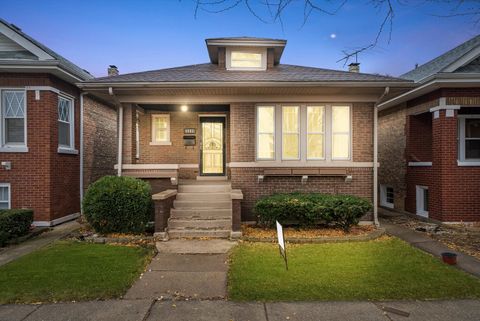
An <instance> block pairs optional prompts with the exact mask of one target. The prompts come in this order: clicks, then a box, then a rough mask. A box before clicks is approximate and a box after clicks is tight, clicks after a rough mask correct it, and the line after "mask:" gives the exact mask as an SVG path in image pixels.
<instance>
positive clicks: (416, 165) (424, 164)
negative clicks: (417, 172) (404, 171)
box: [408, 162, 432, 167]
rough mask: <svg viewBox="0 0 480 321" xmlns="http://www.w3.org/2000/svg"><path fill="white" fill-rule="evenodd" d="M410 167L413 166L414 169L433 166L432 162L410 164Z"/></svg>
mask: <svg viewBox="0 0 480 321" xmlns="http://www.w3.org/2000/svg"><path fill="white" fill-rule="evenodd" d="M408 166H412V167H421V166H432V162H408Z"/></svg>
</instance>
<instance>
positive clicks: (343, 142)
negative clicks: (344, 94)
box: [332, 106, 350, 159]
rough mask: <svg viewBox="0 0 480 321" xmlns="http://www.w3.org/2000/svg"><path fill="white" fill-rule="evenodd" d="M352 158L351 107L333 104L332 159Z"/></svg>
mask: <svg viewBox="0 0 480 321" xmlns="http://www.w3.org/2000/svg"><path fill="white" fill-rule="evenodd" d="M349 158H350V107H349V106H332V159H349Z"/></svg>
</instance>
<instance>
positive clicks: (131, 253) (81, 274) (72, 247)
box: [0, 241, 152, 303]
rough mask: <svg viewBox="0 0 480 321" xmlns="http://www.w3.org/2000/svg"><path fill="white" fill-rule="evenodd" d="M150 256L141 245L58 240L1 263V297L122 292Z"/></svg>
mask: <svg viewBox="0 0 480 321" xmlns="http://www.w3.org/2000/svg"><path fill="white" fill-rule="evenodd" d="M151 256H152V251H151V250H148V249H145V248H141V247H133V246H132V247H127V246H113V245H103V244H91V243H80V242H66V241H62V242H57V243H55V244H53V245H51V246H48V247H46V248H43V249H40V250H38V251H35V252H33V253H30V254H28V255H26V256H24V257H21V258H20V259H18V260H16V261H13V262H11V263H9V264H6V265H4V266H2V267H0V303H19V302H22V303H27V302H47V301H48V302H53V301H73V300H75V301H77V300H89V299H106V298H114V297H118V296H120V295H122V294H124V293H125V292H126V290H127V289H128V288H129V287H130V286H131V284H132V283H133V282H134V281H135V280H136V279H137V278H138V276H139V275H140V273H141V272H142V271H143V270H144V268H145V266H146V264H147V263H148V262H149V260H150V258H151Z"/></svg>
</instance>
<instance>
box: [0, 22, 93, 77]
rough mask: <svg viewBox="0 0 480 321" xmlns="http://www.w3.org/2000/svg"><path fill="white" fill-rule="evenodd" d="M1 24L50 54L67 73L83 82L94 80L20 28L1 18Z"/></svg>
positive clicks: (87, 73) (86, 72)
mask: <svg viewBox="0 0 480 321" xmlns="http://www.w3.org/2000/svg"><path fill="white" fill-rule="evenodd" d="M0 23H3V24H4V25H6V26H7V27H8V28H10V29H12V30H13V31H15V32H16V33H18V34H19V35H20V36H22V37H24V38H25V39H27V40H28V41H30V42H31V43H33V44H34V45H35V46H37V47H39V48H40V49H42V50H43V51H45V52H46V53H47V54H49V55H50V56H52V57H53V58H54V59H55V60H57V61H58V62H59V63H60V66H62V67H63V68H65V69H66V70H67V71H69V72H71V73H73V74H74V75H75V76H77V77H79V78H81V79H82V80H88V79H92V78H93V76H92V75H91V74H90V73H89V72H88V71H86V70H84V69H82V68H80V67H78V66H77V65H75V64H74V63H73V62H71V61H69V60H68V59H66V58H64V57H63V56H61V55H59V54H58V53H56V52H55V51H53V50H52V49H50V48H48V47H47V46H45V45H44V44H42V43H40V42H38V41H37V40H35V39H33V38H32V37H30V36H29V35H27V34H26V33H24V32H23V31H22V30H21V29H19V28H18V27H16V26H14V25H12V24H10V23H9V22H7V21H5V20H3V19H2V18H0Z"/></svg>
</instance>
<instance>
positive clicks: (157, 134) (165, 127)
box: [152, 114, 171, 145]
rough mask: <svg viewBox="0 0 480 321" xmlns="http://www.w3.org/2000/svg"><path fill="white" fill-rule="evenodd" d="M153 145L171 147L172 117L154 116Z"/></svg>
mask: <svg viewBox="0 0 480 321" xmlns="http://www.w3.org/2000/svg"><path fill="white" fill-rule="evenodd" d="M152 143H153V144H158V145H170V144H171V143H170V115H168V114H165V115H152Z"/></svg>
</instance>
